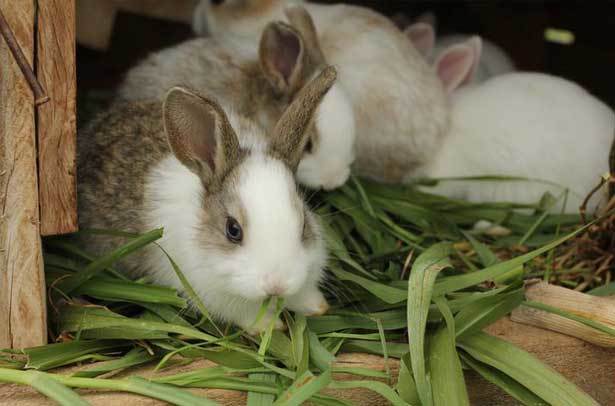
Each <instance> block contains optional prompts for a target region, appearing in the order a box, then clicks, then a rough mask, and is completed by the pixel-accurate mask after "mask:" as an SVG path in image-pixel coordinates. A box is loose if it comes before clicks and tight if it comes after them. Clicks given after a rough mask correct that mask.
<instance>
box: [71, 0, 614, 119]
mask: <svg viewBox="0 0 615 406" xmlns="http://www.w3.org/2000/svg"><path fill="white" fill-rule="evenodd" d="M171 1H172V0H171ZM317 2H319V3H339V2H340V1H327V0H325V1H317ZM345 3H351V4H360V5H364V6H367V7H370V8H373V9H375V10H378V11H380V12H381V13H383V14H385V15H389V16H391V15H394V14H395V13H404V14H405V15H407V16H409V17H410V18H412V17H416V16H418V15H419V14H421V13H423V12H425V11H431V12H433V13H435V15H436V16H437V19H438V33H439V34H446V33H452V32H458V33H476V34H479V35H481V36H483V37H484V38H487V39H489V40H491V41H493V42H495V43H496V44H498V45H500V46H501V47H502V48H503V49H505V50H506V51H507V52H508V53H509V55H510V56H511V57H512V59H513V60H514V61H515V63H516V65H517V67H518V68H519V69H521V70H534V71H543V72H549V73H552V74H555V75H560V76H563V77H566V78H568V79H571V80H573V81H575V82H577V83H579V84H581V85H583V86H584V87H586V88H587V89H589V90H590V91H591V92H592V93H594V94H595V95H597V96H598V97H600V98H601V99H602V100H604V101H606V102H607V103H609V104H610V105H611V106H615V1H603V0H585V1H561V0H560V1H557V0H551V1H548V0H526V1H511V0H509V1H503V0H491V1H488V0H480V1H477V0H474V1H468V0H458V1H451V0H448V1H444V0H439V1H438V0H431V1H408V0H405V1H401V0H398V1H395V0H390V1H378V0H362V1H361V0H359V1H346V2H345ZM548 27H552V28H558V29H565V30H569V31H571V32H573V33H574V34H575V37H576V41H575V42H574V44H572V45H559V44H554V43H549V42H546V41H545V40H544V31H545V29H546V28H548ZM191 36H192V32H191V30H190V27H188V26H186V25H183V24H178V23H172V22H168V21H162V20H156V19H152V18H147V17H142V16H137V15H132V14H128V13H120V15H119V17H118V18H117V20H116V25H115V28H114V32H113V37H112V41H111V46H110V48H109V50H108V51H107V52H104V53H103V52H96V51H92V50H88V49H86V48H83V47H78V49H77V58H78V64H77V73H78V85H79V89H80V95H83V93H84V92H86V93H87V94H88V97H90V98H91V97H92V95H94V96H93V97H94V98H96V95H97V94H99V97H100V99H101V100H106V99H108V97H106V96H107V94H108V93H109V92H110V89H112V88H113V87H114V86H115V85H116V84H117V83H118V82H119V80H121V78H122V75H123V73H124V72H125V71H126V70H127V69H128V68H130V66H132V65H134V64H135V63H136V62H138V60H139V59H141V58H143V57H144V56H145V55H147V54H148V53H150V52H152V51H154V50H156V49H160V48H163V47H166V46H169V45H172V44H175V43H177V42H180V41H182V40H184V39H187V38H190V37H191ZM97 92H98V93H97ZM80 121H83V120H80Z"/></svg>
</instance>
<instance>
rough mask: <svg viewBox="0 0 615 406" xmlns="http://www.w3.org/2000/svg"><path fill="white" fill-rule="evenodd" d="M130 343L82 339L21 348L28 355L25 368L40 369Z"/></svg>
mask: <svg viewBox="0 0 615 406" xmlns="http://www.w3.org/2000/svg"><path fill="white" fill-rule="evenodd" d="M129 345H131V344H130V343H128V342H126V341H117V340H114V341H99V340H91V341H88V340H83V341H77V340H76V341H69V342H66V343H57V344H47V345H42V346H40V347H31V348H26V349H24V350H23V352H24V354H26V355H27V357H28V362H27V363H26V366H25V367H26V368H28V369H38V370H41V371H44V370H47V369H52V368H57V367H61V366H64V365H68V364H72V363H73V362H76V360H77V359H79V358H80V357H82V356H83V355H87V354H94V353H100V352H105V351H108V350H119V349H122V348H124V347H127V346H129Z"/></svg>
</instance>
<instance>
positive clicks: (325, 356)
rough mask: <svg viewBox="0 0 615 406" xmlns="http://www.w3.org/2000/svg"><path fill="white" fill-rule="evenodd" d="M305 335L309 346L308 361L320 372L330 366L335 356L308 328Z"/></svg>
mask: <svg viewBox="0 0 615 406" xmlns="http://www.w3.org/2000/svg"><path fill="white" fill-rule="evenodd" d="M306 331H307V336H308V341H309V346H310V361H311V362H312V364H314V365H315V366H316V368H318V369H320V370H321V371H322V372H324V371H326V370H327V369H329V368H331V365H332V364H333V361H335V357H334V356H333V354H331V353H330V352H329V351H328V350H327V349H326V348H325V346H324V345H322V343H321V342H320V339H319V338H318V336H317V335H316V334H315V333H314V332H313V331H310V330H307V329H306Z"/></svg>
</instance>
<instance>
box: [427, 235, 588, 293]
mask: <svg viewBox="0 0 615 406" xmlns="http://www.w3.org/2000/svg"><path fill="white" fill-rule="evenodd" d="M591 224H593V223H590V224H587V225H586V226H584V227H581V228H579V229H577V230H575V231H573V232H572V233H570V234H568V235H566V236H564V237H562V238H559V239H557V240H555V241H553V242H551V243H550V244H547V245H545V246H543V247H541V248H538V249H536V250H534V251H531V252H528V253H527V254H524V255H520V256H518V257H515V258H513V259H510V260H508V261H505V262H500V263H498V264H495V265H492V266H490V267H487V268H485V269H483V270H482V271H478V272H472V273H468V274H463V275H456V276H449V277H446V278H442V279H441V280H440V281H438V283H436V286H435V287H434V295H443V294H445V293H449V292H455V291H458V290H462V289H465V288H469V287H470V286H474V285H478V284H479V283H482V282H484V281H486V280H493V279H496V278H497V277H499V276H502V275H506V274H508V273H510V272H513V271H514V270H515V269H518V268H519V267H521V266H523V264H525V263H526V262H528V261H530V260H532V259H534V258H536V257H537V256H539V255H542V254H544V253H545V252H548V251H550V250H552V249H553V248H555V247H557V246H558V245H560V244H562V243H564V242H566V241H568V240H569V239H571V238H572V237H574V236H575V235H578V234H579V233H581V232H583V231H584V230H586V229H587V227H589V226H590V225H591Z"/></svg>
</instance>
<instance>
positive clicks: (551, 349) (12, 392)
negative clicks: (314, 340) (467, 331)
mask: <svg viewBox="0 0 615 406" xmlns="http://www.w3.org/2000/svg"><path fill="white" fill-rule="evenodd" d="M487 332H489V333H490V334H492V335H495V336H498V337H500V338H503V339H505V340H507V341H510V342H512V343H514V344H516V345H518V346H520V347H521V348H524V349H525V350H526V351H529V352H530V353H532V354H534V355H536V356H537V357H538V358H540V359H541V360H543V361H544V362H546V363H547V364H548V365H550V366H551V367H553V368H554V369H555V370H557V371H559V372H560V373H562V374H563V375H564V376H565V377H566V378H568V379H570V380H571V381H572V382H574V383H576V384H577V385H579V386H580V387H581V388H582V389H583V390H585V391H587V392H588V393H589V394H590V395H591V396H592V397H594V399H596V401H598V403H599V404H602V405H614V404H615V349H605V348H600V347H596V346H593V345H590V344H587V343H585V342H583V341H580V340H578V339H576V338H572V337H568V336H564V335H561V334H559V333H554V332H551V331H547V330H541V329H538V328H535V327H531V326H527V325H523V324H517V323H513V322H511V321H510V320H509V319H508V318H505V319H502V320H500V321H498V322H497V323H495V324H494V325H492V326H490V327H489V328H488V329H487ZM213 365H214V364H213V363H211V362H210V361H206V360H200V361H196V362H194V363H192V364H190V365H188V366H180V367H172V368H169V369H166V370H164V371H161V372H159V373H157V374H160V375H170V374H177V373H181V372H187V371H190V370H195V369H199V368H206V367H209V366H213ZM337 366H342V367H359V368H370V369H374V370H378V371H385V370H386V368H385V363H384V360H383V358H381V357H378V356H374V355H367V354H342V355H340V356H338V358H337ZM389 368H390V370H391V373H392V375H393V378H394V380H395V379H396V376H397V373H398V371H399V363H398V362H397V361H396V360H390V361H389ZM76 369H77V368H67V369H65V370H64V371H62V373H71V372H74V371H75V370H76ZM129 373H130V374H138V375H140V376H143V377H150V376H153V375H155V373H154V372H153V367H152V366H147V367H139V368H134V369H132V370H130V371H129ZM126 375H127V373H126V372H125V373H122V374H121V375H119V376H118V377H121V376H126ZM335 379H342V380H343V379H352V380H357V379H360V378H359V377H357V376H349V375H337V376H336V377H335ZM466 382H467V384H468V391H469V395H470V399H471V402H472V404H473V405H480V406H508V405H517V404H518V402H517V401H515V400H514V399H512V398H510V397H509V396H508V395H506V394H504V393H503V392H502V391H501V390H500V389H499V388H497V387H496V386H494V385H492V384H490V383H488V382H486V381H484V380H483V379H482V378H481V377H479V376H477V375H475V374H473V373H467V374H466ZM194 392H195V393H197V394H202V395H205V396H207V397H209V398H210V399H212V400H215V401H217V402H219V403H220V404H222V405H226V406H239V405H245V402H246V394H245V393H241V392H235V391H229V390H218V389H215V390H214V389H208V390H202V389H195V390H194ZM80 393H81V394H82V395H84V397H85V399H86V400H87V401H88V402H90V403H91V404H92V405H100V406H114V405H117V406H124V405H130V406H153V405H162V404H164V403H163V402H160V401H156V400H152V399H148V398H145V397H142V396H137V395H130V394H122V393H112V392H100V391H82V392H80ZM328 394H330V395H333V396H338V397H341V398H343V399H346V400H349V401H350V402H351V403H352V404H354V405H365V406H380V405H384V404H386V402H385V401H384V399H382V398H381V397H380V396H378V395H377V394H375V393H373V392H370V391H368V390H366V389H353V390H346V391H343V392H336V391H330V392H328ZM52 404H53V402H50V401H49V400H47V399H45V398H44V397H42V396H41V395H39V394H37V393H36V392H34V391H33V390H32V389H30V388H28V387H24V386H18V385H0V406H4V405H6V406H9V405H10V406H26V405H28V406H29V405H32V406H38V405H52Z"/></svg>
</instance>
